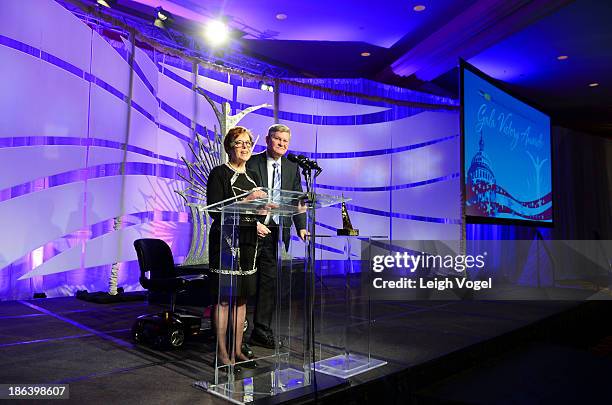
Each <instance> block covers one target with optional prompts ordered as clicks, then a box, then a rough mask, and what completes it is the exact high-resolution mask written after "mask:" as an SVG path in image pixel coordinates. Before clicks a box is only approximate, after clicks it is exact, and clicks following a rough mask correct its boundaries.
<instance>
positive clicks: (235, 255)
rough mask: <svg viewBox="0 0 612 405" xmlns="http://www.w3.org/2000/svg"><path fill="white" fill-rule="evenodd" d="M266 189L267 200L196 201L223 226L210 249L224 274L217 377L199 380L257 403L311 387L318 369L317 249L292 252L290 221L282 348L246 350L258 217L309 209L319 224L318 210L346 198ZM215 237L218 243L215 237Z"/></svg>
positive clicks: (280, 270)
mask: <svg viewBox="0 0 612 405" xmlns="http://www.w3.org/2000/svg"><path fill="white" fill-rule="evenodd" d="M262 190H263V191H265V192H266V193H267V194H268V197H267V198H259V199H249V200H245V198H246V197H247V196H248V195H249V194H250V193H245V194H244V195H241V196H238V197H236V198H232V199H228V200H226V201H222V202H220V203H217V204H214V205H211V206H207V207H204V206H197V205H194V206H195V207H196V208H197V209H199V210H206V211H207V212H208V213H209V214H210V215H211V217H213V228H214V227H215V225H214V221H217V222H218V224H219V225H218V232H217V231H215V232H213V231H212V230H211V240H210V246H211V248H210V251H209V257H210V268H211V275H214V276H213V278H216V279H218V282H217V288H216V291H214V292H215V293H216V294H217V306H216V307H215V310H214V311H215V313H216V317H215V321H216V322H215V324H216V328H217V343H216V348H217V353H216V356H215V365H214V367H215V369H214V371H215V373H214V380H213V381H210V382H208V381H198V382H196V383H194V384H195V385H196V386H198V387H202V388H205V389H206V390H207V391H208V392H210V393H212V394H214V395H218V396H221V397H223V398H225V399H228V400H230V401H232V402H250V401H254V400H257V399H259V398H263V397H268V396H271V395H277V394H280V393H283V392H286V391H290V390H293V389H296V388H301V387H307V386H308V385H310V384H311V375H312V373H313V370H312V367H311V363H312V359H313V355H312V341H313V340H312V339H313V335H312V327H311V325H312V313H313V306H312V303H313V295H314V289H313V277H312V274H313V272H312V268H313V266H314V258H313V257H312V255H311V253H310V252H311V251H313V249H312V248H311V246H310V244H309V243H305V244H304V243H303V245H304V257H303V258H301V259H299V260H296V259H294V258H292V257H291V256H289V255H288V254H287V253H286V251H285V246H284V244H283V242H282V237H281V236H280V235H282V232H283V229H282V226H283V222H287V223H290V221H283V220H279V221H278V222H279V225H278V228H277V232H278V235H279V236H278V237H277V238H276V239H277V240H276V242H277V246H276V266H275V267H276V268H275V274H276V279H275V280H274V283H275V285H276V288H275V298H274V311H273V317H272V329H273V334H274V347H273V348H271V349H266V348H263V347H259V346H252V347H251V348H252V350H253V351H254V354H255V358H254V359H252V360H246V359H244V358H240V357H239V356H238V355H239V353H240V346H241V345H240V341H241V339H242V338H243V331H242V327H243V325H242V323H241V321H242V319H243V314H244V311H245V305H248V306H253V305H254V303H255V300H254V297H253V296H251V297H250V298H251V299H250V300H248V299H247V296H248V295H251V293H252V292H253V290H252V287H253V285H252V282H253V281H254V280H255V282H256V277H257V272H259V271H261V269H255V268H254V267H253V266H252V263H253V260H254V257H255V256H256V255H257V254H258V249H260V247H261V243H262V241H261V239H259V238H257V234H256V231H255V229H256V228H255V226H256V221H257V220H259V221H260V222H262V223H263V222H264V220H265V218H266V216H268V215H270V216H279V217H280V218H290V217H292V216H293V215H305V216H306V220H307V222H311V220H312V216H313V213H314V209H315V208H322V207H325V206H328V205H331V204H336V203H338V202H340V199H339V198H337V197H332V196H326V195H317V196H316V199H314V198H311V196H309V195H308V194H306V193H299V192H290V191H278V190H277V191H272V190H267V189H265V188H264V189H262ZM213 237H216V238H217V239H216V240H217V241H218V242H216V241H215V242H213V240H212V238H213ZM268 237H273V236H268ZM215 245H216V246H217V247H216V246H215ZM215 249H217V250H218V253H217V252H216V251H215ZM272 273H274V272H272ZM213 290H214V289H213ZM255 363H256V364H255Z"/></svg>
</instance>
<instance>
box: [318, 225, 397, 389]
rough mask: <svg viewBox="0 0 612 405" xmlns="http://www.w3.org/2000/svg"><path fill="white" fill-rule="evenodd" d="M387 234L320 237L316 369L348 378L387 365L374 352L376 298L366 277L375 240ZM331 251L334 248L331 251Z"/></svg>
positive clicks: (383, 240)
mask: <svg viewBox="0 0 612 405" xmlns="http://www.w3.org/2000/svg"><path fill="white" fill-rule="evenodd" d="M386 240H388V237H386V236H336V235H321V236H316V242H317V245H318V246H323V247H324V248H323V249H318V250H317V257H316V262H317V263H319V264H323V263H324V265H320V266H318V267H319V271H320V273H321V278H320V279H318V280H317V283H316V290H317V294H316V295H317V298H318V299H317V303H316V305H315V316H316V318H317V321H316V322H315V324H316V326H317V329H316V330H315V358H316V359H317V361H316V362H315V363H314V368H315V370H316V371H318V372H320V373H324V374H327V375H331V376H334V377H339V378H344V379H347V378H350V377H353V376H355V375H357V374H361V373H364V372H366V371H370V370H372V369H374V368H377V367H381V366H384V365H386V364H387V362H386V361H384V360H380V359H377V358H375V357H373V356H372V354H371V351H372V350H371V347H372V341H371V335H372V325H373V322H374V321H373V319H372V303H371V297H370V290H369V288H368V284H367V279H368V278H369V272H370V271H371V269H370V262H371V258H372V254H373V245H374V244H377V243H381V242H385V241H386ZM329 252H332V253H329Z"/></svg>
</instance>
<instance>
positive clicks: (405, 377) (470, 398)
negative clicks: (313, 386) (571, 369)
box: [286, 301, 612, 405]
mask: <svg viewBox="0 0 612 405" xmlns="http://www.w3.org/2000/svg"><path fill="white" fill-rule="evenodd" d="M610 319H612V304H611V303H610V302H608V301H590V302H584V303H577V304H576V306H575V307H573V308H570V309H568V310H565V311H562V312H559V313H556V314H554V315H551V316H549V317H547V318H544V319H542V320H540V321H538V322H535V323H532V324H529V325H526V326H524V327H522V328H520V329H516V330H514V331H511V332H509V333H505V334H502V335H499V336H496V337H494V338H492V339H489V340H486V341H483V342H480V343H477V344H474V345H471V346H468V347H465V348H463V349H460V350H457V351H455V352H452V353H450V354H447V355H444V356H442V357H439V358H436V359H433V360H430V361H427V362H424V363H421V364H418V365H415V366H413V367H410V368H407V369H403V370H399V371H395V372H392V373H390V374H387V375H382V376H380V377H378V378H375V379H372V380H370V381H356V380H357V379H358V378H359V376H356V377H353V378H351V379H349V385H348V386H346V387H341V388H339V389H335V390H330V391H329V392H325V393H320V394H319V397H318V400H317V403H318V404H333V405H338V404H343V405H344V404H385V405H387V404H449V403H452V404H475V403H491V400H490V399H488V400H482V399H481V398H478V395H477V394H478V393H477V392H470V393H467V394H466V393H463V396H461V395H459V394H456V393H454V392H451V393H448V392H447V391H448V389H446V390H444V388H447V387H445V386H444V382H445V380H448V379H450V377H452V376H455V375H457V374H460V373H462V372H464V371H466V370H469V369H473V368H477V367H478V366H479V365H481V364H482V363H486V362H488V361H490V360H491V359H495V358H497V357H499V356H502V355H504V354H507V353H509V352H514V351H516V350H517V349H519V350H520V349H525V350H532V349H533V346H534V344H535V345H538V344H552V345H562V346H563V347H567V346H570V347H578V348H586V347H589V346H592V345H594V344H596V343H597V341H598V340H600V339H602V337H605V336H607V337H608V339H609V338H610V334H612V322H610ZM608 356H609V357H608V359H606V361H607V362H608V363H609V367H608V368H607V370H608V371H610V372H612V361H610V360H611V359H610V357H612V347H611V350H610V353H609V354H608ZM599 368H601V367H599ZM610 372H608V373H607V374H606V377H605V378H608V377H609V375H611V373H610ZM575 373H576V375H580V374H583V373H589V370H585V369H577V370H575ZM515 377H516V376H515ZM570 377H571V376H570ZM506 384H512V382H511V381H510V382H506ZM514 387H515V390H516V389H517V388H518V387H517V386H516V385H515V386H514ZM573 388H575V387H572V388H570V389H573ZM582 388H584V389H589V390H591V391H590V393H589V395H588V396H587V397H588V398H589V399H591V400H593V399H594V398H597V399H599V400H600V401H602V400H604V398H607V399H606V401H609V400H610V397H611V395H612V394H610V389H609V384H607V385H604V386H601V387H592V386H589V387H582ZM541 389H542V390H552V391H554V390H559V389H560V387H555V386H554V385H553V386H542V387H541ZM440 391H443V392H444V394H446V396H445V397H441V396H440V395H439V392H440ZM453 394H456V395H453ZM466 397H467V398H466ZM583 398H584V397H583ZM534 399H535V398H531V401H530V400H529V398H527V400H524V401H521V402H518V403H543V404H546V403H567V402H566V401H565V400H564V397H563V395H562V396H560V398H557V397H555V398H554V401H553V400H551V401H546V400H541V399H540V400H537V399H536V400H535V401H534ZM565 399H567V397H565ZM494 402H495V403H517V402H516V401H507V400H506V399H505V398H502V397H500V396H499V395H498V396H497V397H496V398H495V399H494ZM286 403H288V404H309V403H313V398H312V397H310V398H298V399H295V400H291V401H287V402H286Z"/></svg>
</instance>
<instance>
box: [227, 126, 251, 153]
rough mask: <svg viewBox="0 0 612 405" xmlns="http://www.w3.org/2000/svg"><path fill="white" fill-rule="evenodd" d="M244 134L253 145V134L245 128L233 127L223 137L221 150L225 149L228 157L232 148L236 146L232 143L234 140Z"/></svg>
mask: <svg viewBox="0 0 612 405" xmlns="http://www.w3.org/2000/svg"><path fill="white" fill-rule="evenodd" d="M245 133H246V134H248V135H249V139H250V141H251V143H253V134H252V133H251V131H249V130H248V129H246V128H245V127H233V128H231V129H230V130H229V131H227V135H225V138H223V149H225V152H226V153H227V154H228V155H229V153H230V151H231V150H232V149H233V148H234V145H236V142H234V141H235V140H236V138H238V137H239V136H240V135H242V134H245Z"/></svg>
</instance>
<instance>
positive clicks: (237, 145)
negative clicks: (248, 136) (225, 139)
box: [234, 141, 253, 148]
mask: <svg viewBox="0 0 612 405" xmlns="http://www.w3.org/2000/svg"><path fill="white" fill-rule="evenodd" d="M251 146H253V142H251V141H234V147H235V148H250V147H251Z"/></svg>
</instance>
